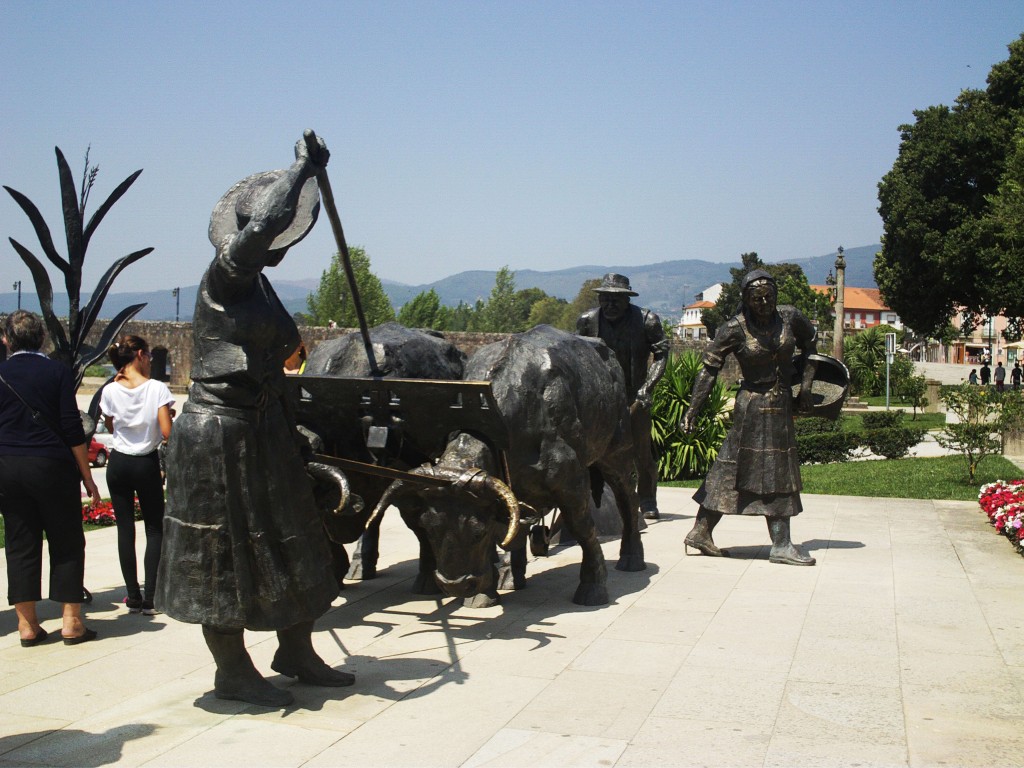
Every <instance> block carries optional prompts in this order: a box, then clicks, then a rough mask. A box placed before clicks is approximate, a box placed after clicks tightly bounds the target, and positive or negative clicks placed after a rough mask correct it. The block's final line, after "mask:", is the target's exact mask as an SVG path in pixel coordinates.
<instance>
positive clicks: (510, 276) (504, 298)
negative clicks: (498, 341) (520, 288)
mask: <svg viewBox="0 0 1024 768" xmlns="http://www.w3.org/2000/svg"><path fill="white" fill-rule="evenodd" d="M517 321H518V312H517V307H516V275H515V273H514V272H512V270H510V269H509V268H508V267H507V266H506V267H502V268H501V269H499V270H498V273H497V274H496V275H495V276H494V287H493V288H491V295H490V297H489V298H488V299H487V303H486V304H485V305H484V307H483V311H482V312H481V317H480V324H481V327H480V330H482V331H491V332H493V333H498V332H502V331H518V330H522V329H519V328H516V327H515V326H516V325H518V322H517Z"/></svg>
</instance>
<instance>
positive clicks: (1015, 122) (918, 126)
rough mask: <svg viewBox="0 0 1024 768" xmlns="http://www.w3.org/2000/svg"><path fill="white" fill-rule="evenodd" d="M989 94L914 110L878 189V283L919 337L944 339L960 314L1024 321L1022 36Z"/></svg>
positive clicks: (996, 71)
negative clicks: (880, 228)
mask: <svg viewBox="0 0 1024 768" xmlns="http://www.w3.org/2000/svg"><path fill="white" fill-rule="evenodd" d="M1009 51H1010V57H1009V59H1008V60H1007V61H1004V62H1001V63H999V64H996V65H995V66H994V67H992V70H991V71H990V73H989V76H988V88H987V89H986V90H984V91H982V90H973V89H969V90H964V91H963V92H961V94H960V96H959V97H958V98H957V100H956V103H955V104H954V106H953V107H952V108H950V107H946V106H942V105H939V106H933V107H928V108H927V109H923V110H917V111H915V112H914V118H915V120H914V123H913V124H908V125H902V126H900V137H901V142H900V150H899V155H898V157H897V159H896V162H895V163H894V165H893V167H892V169H891V170H890V171H889V172H888V173H887V174H886V175H885V176H884V177H883V178H882V180H881V182H880V183H879V185H878V200H879V208H878V211H879V213H880V214H881V217H882V225H883V232H884V234H883V238H882V250H881V252H880V253H879V254H878V255H877V256H876V257H875V280H876V281H877V283H878V287H879V288H880V289H881V291H882V295H883V297H884V298H885V300H886V302H887V304H888V305H889V306H890V307H891V308H892V309H894V310H895V311H896V312H898V313H899V314H900V316H901V317H902V318H903V320H904V321H905V322H906V323H907V324H908V325H910V326H911V327H913V328H915V329H916V330H917V331H918V332H921V333H927V334H931V335H938V334H939V333H940V332H941V329H942V328H943V327H944V326H945V325H946V324H948V323H949V321H950V320H951V319H952V318H953V317H954V315H955V314H956V313H957V312H958V311H960V308H966V309H967V310H968V311H970V312H973V313H977V314H985V315H989V314H1000V313H1003V314H1007V315H1010V316H1015V317H1019V316H1022V315H1024V239H1021V237H1020V235H1021V229H1022V228H1024V223H1022V222H1024V218H1022V216H1021V214H1022V213H1024V198H1022V192H1021V189H1022V182H1024V175H1022V173H1024V149H1022V140H1021V137H1022V131H1024V35H1022V36H1021V37H1020V38H1018V39H1017V40H1015V41H1014V42H1012V43H1011V44H1010V45H1009Z"/></svg>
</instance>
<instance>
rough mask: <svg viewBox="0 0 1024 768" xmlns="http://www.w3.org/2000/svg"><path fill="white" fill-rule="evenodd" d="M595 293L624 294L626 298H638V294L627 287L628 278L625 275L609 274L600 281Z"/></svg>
mask: <svg viewBox="0 0 1024 768" xmlns="http://www.w3.org/2000/svg"><path fill="white" fill-rule="evenodd" d="M594 292H595V293H624V294H626V295H627V296H639V295H640V294H639V293H637V292H636V291H634V290H633V289H632V288H630V287H629V278H628V277H626V276H625V275H617V274H615V273H614V272H609V273H608V274H607V275H605V276H604V277H603V278H602V279H601V284H600V285H599V286H597V288H595V289H594Z"/></svg>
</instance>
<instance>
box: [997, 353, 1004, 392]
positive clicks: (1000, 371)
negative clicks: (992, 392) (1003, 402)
mask: <svg viewBox="0 0 1024 768" xmlns="http://www.w3.org/2000/svg"><path fill="white" fill-rule="evenodd" d="M1005 386H1006V369H1005V368H1003V361H1002V360H999V361H997V362H996V391H998V392H1002V391H1003V390H1004V389H1005Z"/></svg>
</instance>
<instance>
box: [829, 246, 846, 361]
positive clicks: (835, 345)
mask: <svg viewBox="0 0 1024 768" xmlns="http://www.w3.org/2000/svg"><path fill="white" fill-rule="evenodd" d="M845 292H846V259H844V258H843V246H841V245H840V246H839V248H837V249H836V303H835V311H836V319H835V324H834V325H833V326H832V337H833V338H832V357H834V358H835V359H836V360H839V361H840V362H841V361H842V359H843V319H844V315H845V314H846V300H845V296H844V294H845Z"/></svg>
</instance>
